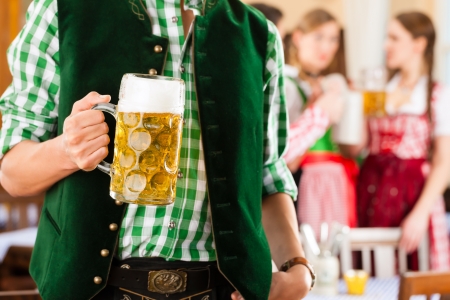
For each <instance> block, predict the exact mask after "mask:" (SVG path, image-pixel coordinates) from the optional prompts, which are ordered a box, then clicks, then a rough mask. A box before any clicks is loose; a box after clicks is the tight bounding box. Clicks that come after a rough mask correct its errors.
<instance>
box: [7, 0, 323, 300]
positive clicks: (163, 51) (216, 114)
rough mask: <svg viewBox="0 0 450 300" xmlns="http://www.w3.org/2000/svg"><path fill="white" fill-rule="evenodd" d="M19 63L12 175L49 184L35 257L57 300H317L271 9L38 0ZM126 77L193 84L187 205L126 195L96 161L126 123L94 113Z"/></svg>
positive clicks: (192, 2)
mask: <svg viewBox="0 0 450 300" xmlns="http://www.w3.org/2000/svg"><path fill="white" fill-rule="evenodd" d="M8 60H9V64H10V67H11V71H12V74H13V82H12V84H11V85H10V86H9V87H8V89H7V90H6V92H5V93H4V94H3V96H2V97H1V99H0V107H1V109H2V115H3V127H2V129H1V135H0V144H1V146H2V155H4V158H3V163H2V174H1V184H2V185H3V186H4V187H5V189H6V190H7V191H8V192H10V193H11V194H12V195H14V196H26V195H33V194H38V193H41V192H44V191H45V192H46V200H45V204H44V207H43V211H42V214H41V219H40V223H39V229H38V235H37V239H36V244H35V247H34V252H33V257H32V261H31V266H30V273H31V275H32V276H33V278H34V280H35V281H36V283H37V286H38V289H39V292H40V294H41V295H42V297H43V298H44V299H91V298H94V299H169V300H170V299H203V300H206V299H242V298H245V299H247V300H252V299H255V300H259V299H287V300H289V299H301V298H303V297H304V296H305V295H306V293H307V291H308V290H309V289H310V287H311V285H312V283H313V277H314V275H313V271H312V267H311V266H310V265H309V263H308V262H307V261H306V260H305V259H304V258H303V250H302V248H301V245H300V243H299V241H298V233H297V221H296V218H295V213H294V210H293V205H292V203H291V201H292V198H295V197H296V187H295V183H294V182H293V180H292V178H291V177H290V173H289V171H288V169H287V168H286V165H285V162H284V160H283V159H282V158H281V157H282V154H283V153H284V151H285V148H286V139H287V116H286V109H285V101H284V90H283V77H282V76H281V75H282V74H283V71H282V68H283V56H282V47H281V41H280V38H279V36H278V34H277V32H276V29H275V26H274V25H273V24H272V23H270V22H267V21H266V20H265V18H263V17H262V15H261V14H260V13H258V12H256V11H255V10H253V9H251V8H249V7H248V6H246V5H245V4H243V3H241V2H240V1H238V0H204V1H198V0H185V1H184V2H183V1H181V3H180V1H178V0H176V1H159V0H145V1H138V0H117V1H109V0H96V1H87V0H77V1H71V0H58V1H56V0H35V1H34V2H33V3H32V4H31V6H30V8H29V10H28V14H27V23H26V25H25V27H24V29H23V30H22V32H21V33H20V35H19V36H18V37H17V38H16V39H15V40H14V42H13V44H12V45H11V47H10V49H9V51H8ZM125 73H149V74H152V75H157V74H158V75H165V76H171V77H178V78H181V79H183V80H184V81H185V83H186V107H185V112H184V118H185V120H186V124H185V126H184V129H183V141H182V149H181V154H180V155H181V157H180V174H179V175H180V176H179V177H180V178H179V179H178V181H177V191H176V200H175V204H174V205H170V206H165V207H160V206H158V207H156V206H140V205H132V204H130V205H126V204H123V203H122V202H120V201H113V200H112V199H111V198H110V197H109V178H108V176H105V175H104V174H102V173H100V171H98V170H96V169H95V167H96V165H97V164H98V163H99V162H100V161H101V160H102V159H104V158H105V157H106V159H107V160H108V159H111V155H108V153H112V150H113V143H110V140H112V139H113V137H114V133H113V132H112V131H113V130H109V129H112V128H114V122H112V121H111V120H109V119H105V117H104V115H103V114H102V113H101V112H98V111H93V110H90V108H91V107H92V106H93V105H95V104H97V103H102V102H111V103H114V104H116V103H117V95H118V92H119V85H120V80H121V77H122V75H123V74H125ZM93 91H95V92H93ZM200 116H201V117H200ZM271 258H272V259H273V260H274V262H275V264H276V265H277V266H278V268H280V269H281V270H283V271H281V272H276V273H273V274H272V267H271ZM180 272H181V273H180ZM180 274H182V275H180ZM152 278H153V279H155V278H156V279H155V280H153V279H152ZM155 285H158V286H155Z"/></svg>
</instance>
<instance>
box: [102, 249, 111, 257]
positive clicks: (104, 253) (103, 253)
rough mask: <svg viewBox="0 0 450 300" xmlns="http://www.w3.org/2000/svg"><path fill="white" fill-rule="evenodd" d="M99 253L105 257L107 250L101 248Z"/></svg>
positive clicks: (107, 253)
mask: <svg viewBox="0 0 450 300" xmlns="http://www.w3.org/2000/svg"><path fill="white" fill-rule="evenodd" d="M100 255H101V256H103V257H107V256H108V255H109V250H108V249H103V250H102V251H100Z"/></svg>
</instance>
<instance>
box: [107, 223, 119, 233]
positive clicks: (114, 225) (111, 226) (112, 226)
mask: <svg viewBox="0 0 450 300" xmlns="http://www.w3.org/2000/svg"><path fill="white" fill-rule="evenodd" d="M109 230H111V231H116V230H117V224H116V223H111V224H109Z"/></svg>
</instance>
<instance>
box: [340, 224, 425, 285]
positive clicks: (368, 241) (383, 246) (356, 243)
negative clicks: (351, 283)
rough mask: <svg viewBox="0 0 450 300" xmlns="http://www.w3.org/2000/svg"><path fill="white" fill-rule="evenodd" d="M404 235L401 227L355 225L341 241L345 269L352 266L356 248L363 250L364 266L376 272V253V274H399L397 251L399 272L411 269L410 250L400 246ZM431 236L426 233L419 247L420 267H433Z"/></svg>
mask: <svg viewBox="0 0 450 300" xmlns="http://www.w3.org/2000/svg"><path fill="white" fill-rule="evenodd" d="M400 237H401V229H400V228H352V229H351V230H350V234H349V236H348V238H347V239H346V240H345V241H344V242H343V243H342V245H341V270H342V273H344V272H346V271H347V270H349V269H352V261H353V260H352V251H361V252H362V265H363V269H364V270H365V271H366V272H368V273H369V274H371V273H372V255H371V253H372V252H373V257H374V266H375V276H376V277H378V278H388V277H392V276H395V275H396V274H397V272H396V267H395V266H396V252H397V258H398V273H400V274H402V273H404V272H406V271H407V260H406V258H407V255H406V252H405V251H403V250H402V249H400V248H399V247H398V243H399V241H400ZM428 253H429V245H428V236H426V237H424V239H423V240H422V242H421V244H420V246H419V249H418V256H419V270H420V271H427V270H428V269H429V254H428Z"/></svg>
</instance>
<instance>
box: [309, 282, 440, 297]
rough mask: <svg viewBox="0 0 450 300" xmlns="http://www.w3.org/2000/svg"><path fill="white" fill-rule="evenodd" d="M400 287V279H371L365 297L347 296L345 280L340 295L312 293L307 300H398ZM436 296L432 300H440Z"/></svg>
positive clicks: (340, 286) (340, 287)
mask: <svg viewBox="0 0 450 300" xmlns="http://www.w3.org/2000/svg"><path fill="white" fill-rule="evenodd" d="M399 287H400V277H392V278H369V280H368V281H367V284H366V289H365V292H364V295H361V296H358V295H349V294H347V286H346V285H345V282H344V281H343V280H340V281H339V294H338V295H336V296H323V295H317V294H314V292H310V293H309V295H308V296H307V297H306V298H305V300H381V299H382V300H397V299H398V290H399ZM438 299H439V296H438V295H434V296H433V297H431V300H438ZM411 300H426V297H425V296H413V297H411Z"/></svg>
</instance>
